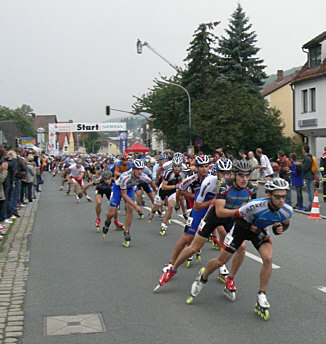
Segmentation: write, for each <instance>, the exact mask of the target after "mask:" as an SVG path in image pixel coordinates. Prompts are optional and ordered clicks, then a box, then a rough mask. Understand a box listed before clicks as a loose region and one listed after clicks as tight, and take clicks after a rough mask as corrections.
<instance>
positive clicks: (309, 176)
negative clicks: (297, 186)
mask: <svg viewBox="0 0 326 344" xmlns="http://www.w3.org/2000/svg"><path fill="white" fill-rule="evenodd" d="M302 154H303V155H304V158H303V162H302V164H301V168H302V176H303V179H304V182H305V185H306V191H307V195H308V202H309V203H308V208H307V211H311V207H312V202H313V200H314V187H313V182H314V179H315V175H314V173H313V172H312V171H311V165H312V155H311V154H310V147H309V146H308V145H304V146H303V147H302Z"/></svg>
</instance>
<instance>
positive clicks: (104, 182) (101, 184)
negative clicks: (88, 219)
mask: <svg viewBox="0 0 326 344" xmlns="http://www.w3.org/2000/svg"><path fill="white" fill-rule="evenodd" d="M112 184H113V178H112V172H111V171H110V170H104V171H103V172H102V174H101V177H100V178H98V179H96V180H94V181H92V182H90V183H87V184H86V185H85V186H83V190H82V191H86V190H87V189H88V188H89V187H90V186H95V201H96V205H95V213H96V220H95V227H96V228H97V231H99V228H100V225H101V208H102V200H103V197H104V195H105V196H106V198H107V200H108V201H110V197H111V191H112ZM114 224H115V226H116V227H117V230H123V229H124V225H123V224H122V223H121V222H119V221H118V218H117V215H116V217H115V218H114Z"/></svg>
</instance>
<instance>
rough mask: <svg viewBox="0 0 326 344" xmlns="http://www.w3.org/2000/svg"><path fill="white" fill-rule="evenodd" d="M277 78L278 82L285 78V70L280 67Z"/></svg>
mask: <svg viewBox="0 0 326 344" xmlns="http://www.w3.org/2000/svg"><path fill="white" fill-rule="evenodd" d="M276 80H277V82H280V81H282V80H283V70H282V69H279V70H278V71H277V79H276Z"/></svg>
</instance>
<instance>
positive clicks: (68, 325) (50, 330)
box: [44, 313, 106, 336]
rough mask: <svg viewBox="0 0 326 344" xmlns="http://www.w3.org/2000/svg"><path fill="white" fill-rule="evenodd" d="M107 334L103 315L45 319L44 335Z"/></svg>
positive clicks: (64, 316) (65, 316) (63, 316)
mask: <svg viewBox="0 0 326 344" xmlns="http://www.w3.org/2000/svg"><path fill="white" fill-rule="evenodd" d="M96 332H106V328H105V324H104V321H103V318H102V315H101V313H96V314H80V315H62V316H50V317H44V335H45V336H60V335H65V334H83V333H96Z"/></svg>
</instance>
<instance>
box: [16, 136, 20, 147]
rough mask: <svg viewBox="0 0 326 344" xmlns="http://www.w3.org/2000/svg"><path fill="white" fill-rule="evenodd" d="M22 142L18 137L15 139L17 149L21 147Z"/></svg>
mask: <svg viewBox="0 0 326 344" xmlns="http://www.w3.org/2000/svg"><path fill="white" fill-rule="evenodd" d="M19 141H20V140H19V139H18V138H17V137H16V139H15V143H16V147H19V143H20V142H19Z"/></svg>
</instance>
